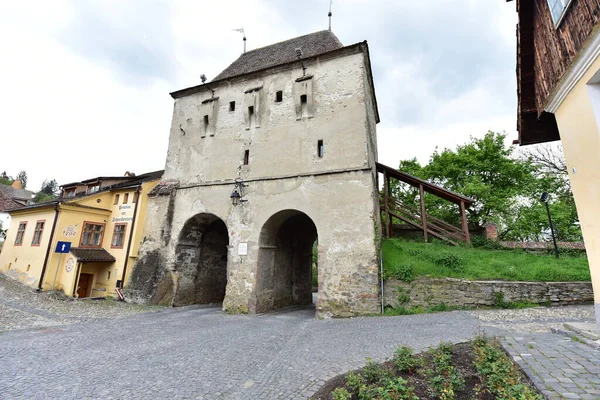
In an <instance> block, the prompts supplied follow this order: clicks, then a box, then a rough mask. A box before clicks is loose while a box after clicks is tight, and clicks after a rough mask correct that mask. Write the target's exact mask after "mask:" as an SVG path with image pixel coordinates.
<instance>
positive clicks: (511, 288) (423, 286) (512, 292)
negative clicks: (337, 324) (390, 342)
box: [384, 278, 594, 307]
mask: <svg viewBox="0 0 600 400" xmlns="http://www.w3.org/2000/svg"><path fill="white" fill-rule="evenodd" d="M495 292H502V293H504V301H505V302H514V301H528V302H531V303H537V304H544V303H549V304H551V305H567V304H582V303H588V302H589V303H591V302H593V300H594V293H593V291H592V283H591V282H506V281H466V280H462V279H452V278H444V279H442V278H440V279H419V280H416V281H413V282H410V283H407V282H402V281H398V280H388V281H386V282H385V286H384V301H385V305H386V306H392V307H397V306H404V307H414V306H427V305H437V304H441V303H444V304H446V305H453V306H467V307H477V306H493V305H494V298H495V295H494V293H495Z"/></svg>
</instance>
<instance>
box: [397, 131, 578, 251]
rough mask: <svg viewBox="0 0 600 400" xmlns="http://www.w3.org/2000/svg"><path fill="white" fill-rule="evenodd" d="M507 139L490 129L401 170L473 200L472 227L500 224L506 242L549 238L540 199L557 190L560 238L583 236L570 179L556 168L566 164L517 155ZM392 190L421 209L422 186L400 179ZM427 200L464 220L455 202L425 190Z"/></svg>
mask: <svg viewBox="0 0 600 400" xmlns="http://www.w3.org/2000/svg"><path fill="white" fill-rule="evenodd" d="M505 137H506V135H504V134H499V133H494V132H488V133H487V134H486V135H485V136H484V137H483V138H473V137H472V138H471V139H470V141H469V142H468V143H467V144H464V145H459V146H457V147H456V149H454V150H452V149H444V150H443V151H441V152H440V151H438V150H437V149H436V150H435V152H434V153H433V154H432V156H431V157H430V159H429V162H428V163H427V164H426V165H421V164H419V162H418V161H417V160H416V159H411V160H403V161H401V162H400V166H399V167H400V168H399V169H400V170H401V171H403V172H406V173H409V174H411V175H414V176H417V177H419V178H422V179H425V180H428V181H430V182H432V183H435V184H437V185H440V186H443V187H445V188H446V189H449V190H452V191H455V192H457V193H460V194H463V195H465V196H468V197H471V198H473V199H474V200H475V201H474V203H473V205H472V206H471V207H470V208H469V209H468V211H467V217H468V220H469V223H470V225H472V226H476V227H482V226H483V225H484V224H486V223H488V222H491V223H495V224H496V225H497V226H498V233H499V236H500V238H501V239H505V240H541V239H544V238H546V236H547V232H548V231H549V226H548V217H547V215H546V211H545V208H544V205H543V204H541V203H540V202H539V201H538V199H539V196H540V194H541V193H542V192H544V191H546V192H549V193H552V194H553V195H552V200H551V204H550V208H551V212H552V215H553V222H554V224H555V230H556V233H557V236H558V238H559V240H581V232H580V229H579V226H578V220H577V212H576V209H575V204H574V201H573V196H572V194H571V191H570V187H569V184H568V177H567V178H566V179H565V175H564V174H561V173H558V172H557V171H560V170H561V169H560V168H562V167H559V168H551V164H550V163H544V161H543V160H546V161H548V160H554V159H552V158H548V157H546V158H538V159H536V158H533V157H530V156H529V155H521V156H520V157H517V155H516V154H515V148H514V146H509V147H507V146H505V144H504V142H505ZM543 154H545V153H543ZM555 155H556V154H555ZM559 155H560V154H559ZM555 161H556V160H555ZM556 165H560V164H559V163H558V162H557V163H556ZM564 171H565V172H566V169H564ZM391 190H392V194H393V195H394V196H395V197H396V198H397V199H398V200H400V201H401V202H403V203H405V204H408V205H411V206H414V207H418V204H419V203H418V201H419V200H418V197H419V192H418V189H416V188H413V187H411V186H409V185H406V184H402V183H401V184H392V187H391ZM424 201H425V206H426V209H427V212H428V213H429V214H431V215H433V216H435V217H438V218H441V219H444V220H446V221H448V222H450V223H454V224H460V214H459V212H458V207H457V206H456V205H455V204H452V203H450V202H448V201H446V200H443V199H440V198H438V197H436V196H433V195H430V194H425V197H424Z"/></svg>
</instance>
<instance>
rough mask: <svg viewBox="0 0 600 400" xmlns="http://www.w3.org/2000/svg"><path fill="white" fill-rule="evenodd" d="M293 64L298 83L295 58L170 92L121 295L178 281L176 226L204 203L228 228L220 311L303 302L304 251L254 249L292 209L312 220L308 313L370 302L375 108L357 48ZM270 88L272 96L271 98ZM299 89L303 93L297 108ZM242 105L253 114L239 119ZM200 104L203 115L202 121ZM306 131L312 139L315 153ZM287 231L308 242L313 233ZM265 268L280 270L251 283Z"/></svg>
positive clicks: (157, 293)
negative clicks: (312, 293) (268, 284)
mask: <svg viewBox="0 0 600 400" xmlns="http://www.w3.org/2000/svg"><path fill="white" fill-rule="evenodd" d="M305 66H306V67H307V71H306V74H307V75H312V78H311V84H310V85H305V84H302V85H298V84H297V83H298V82H296V79H297V78H299V77H301V76H302V69H301V68H300V65H297V66H287V67H285V68H275V69H272V70H269V71H265V72H262V73H260V74H257V75H254V76H252V77H245V78H243V79H241V78H240V79H235V78H234V79H233V80H230V81H227V82H224V83H223V82H222V83H220V84H218V85H214V86H213V87H212V88H211V89H212V90H214V97H212V96H213V95H212V93H211V92H210V91H209V90H204V91H202V92H200V93H196V94H192V95H188V96H186V97H182V98H178V99H176V101H175V108H174V114H173V123H172V127H171V133H170V140H169V149H168V155H167V162H166V167H165V175H164V177H163V180H164V181H165V182H171V186H170V188H171V189H169V190H164V191H162V193H163V195H157V196H155V197H152V198H151V199H150V202H149V205H148V210H147V218H146V225H145V233H144V243H143V244H142V246H141V248H140V257H139V260H138V262H137V263H136V267H135V269H134V271H133V273H132V277H131V281H130V284H129V285H128V287H127V289H128V293H129V294H130V296H134V295H135V296H139V297H140V298H144V297H145V298H150V301H151V302H154V303H160V304H167V305H174V304H175V305H176V304H177V301H174V299H177V297H178V290H179V288H181V287H182V286H181V280H182V279H184V280H185V279H188V278H186V277H187V276H188V275H189V274H187V273H185V272H184V271H183V269H182V266H183V264H182V263H181V262H180V261H178V260H177V258H178V257H177V246H178V243H179V241H180V235H181V232H182V229H183V228H184V225H185V224H186V222H187V221H189V220H190V218H193V217H194V216H197V215H208V214H210V215H213V216H215V217H217V218H219V219H220V220H222V221H223V222H224V223H225V225H226V227H227V231H228V235H229V247H228V257H227V289H226V296H225V300H224V302H223V308H224V309H225V310H227V311H229V312H243V313H245V312H260V311H262V308H263V306H264V305H265V304H271V301H272V302H273V307H276V306H277V305H281V306H283V305H287V304H300V303H303V302H306V299H307V298H308V295H306V293H304V289H303V287H304V286H307V287H309V286H310V285H305V283H304V281H307V282H309V276H310V275H309V274H310V272H309V271H304V269H303V268H300V267H298V268H297V269H294V268H295V265H296V264H298V265H300V264H302V265H303V264H304V262H303V260H305V259H306V260H308V258H307V257H308V255H309V253H308V250H307V251H299V252H296V253H293V252H292V253H290V252H288V253H287V254H288V256H290V254H294V255H293V256H290V257H292V258H291V259H289V260H287V259H286V257H287V256H286V255H285V254H284V253H281V254H279V255H278V256H277V259H276V260H275V262H274V264H273V263H271V267H269V266H268V265H267V263H265V262H263V261H261V260H260V256H259V254H261V249H260V234H261V230H262V228H263V226H264V225H265V223H266V222H267V221H268V220H269V219H270V218H271V217H272V216H273V215H275V214H277V213H278V212H280V211H283V210H295V211H296V213H295V215H301V214H300V213H303V214H305V215H306V216H307V217H308V218H310V220H311V221H312V223H314V225H315V227H316V229H317V234H318V243H319V246H318V248H319V277H318V279H319V293H318V299H317V315H318V316H319V317H329V316H350V315H356V314H364V313H372V312H376V311H377V310H378V307H379V290H378V258H377V236H376V235H375V232H376V227H377V222H376V221H378V220H379V214H378V211H377V203H378V201H377V186H376V183H375V172H374V166H375V165H374V162H375V160H376V154H374V151H376V150H375V149H376V139H375V116H374V115H373V113H374V107H373V104H372V97H370V95H369V96H367V95H366V91H370V90H371V88H370V87H367V86H365V85H366V82H367V80H366V79H365V78H364V74H365V60H364V58H363V53H362V52H357V51H352V52H348V53H344V54H341V55H338V56H337V57H334V58H327V59H316V60H312V61H305ZM303 82H305V81H303ZM308 86H312V89H311V90H308V89H306V87H308ZM301 89H302V90H303V91H302V92H301ZM305 89H306V90H305ZM279 90H282V91H283V101H281V102H276V101H275V96H276V92H277V91H279ZM301 94H308V95H309V97H310V96H312V97H311V98H309V99H308V100H309V101H308V106H306V105H305V106H304V107H305V109H304V111H302V109H301V110H300V115H303V116H302V118H301V119H297V116H298V115H299V114H298V113H297V111H298V110H297V106H298V104H299V99H297V98H296V97H298V96H300V95H301ZM217 97H218V99H216V100H215V98H217ZM211 98H212V100H210V101H208V102H206V100H207V99H211ZM230 102H235V110H230ZM207 105H210V107H208V106H207ZM249 105H251V106H252V107H254V108H253V109H254V111H255V113H257V114H256V115H255V118H256V119H255V120H252V119H251V120H249V118H250V117H249V116H250V113H249V112H248V106H249ZM301 108H302V105H301ZM311 108H312V109H311ZM205 115H208V116H209V124H210V123H213V122H214V125H212V126H206V124H205V122H204V116H205ZM310 115H312V117H309V116H310ZM318 140H323V141H324V154H323V156H322V157H319V154H318V152H317V142H318ZM245 150H249V151H250V157H249V163H248V165H242V163H243V158H244V151H245ZM238 177H240V178H242V179H244V181H245V182H246V184H247V186H246V187H245V188H244V200H247V202H244V203H241V204H240V205H238V206H233V205H232V204H231V200H230V195H231V193H232V191H233V189H234V185H233V183H234V181H233V180H234V179H235V178H238ZM290 215H291V214H290ZM307 235H309V234H308V233H307ZM309 236H310V235H309ZM291 240H292V239H291ZM293 240H295V241H296V242H297V243H300V242H302V243H303V244H306V243H308V242H310V244H312V241H314V237H311V238H308V236H307V237H302V238H300V237H294V238H293ZM304 242H306V243H304ZM240 243H242V244H247V246H248V253H247V255H240V254H238V249H239V245H240ZM278 244H280V245H281V246H282V248H283V247H285V246H288V245H289V244H290V243H287V244H286V243H282V242H281V243H278ZM263 250H264V249H263ZM305 253H306V254H305ZM265 254H266V253H265V252H264V251H263V253H262V257H263V258H264V257H266V256H265ZM274 254H275V252H274ZM184 264H185V263H184ZM269 268H271V270H269ZM273 268H279V269H281V270H285V271H279V270H278V271H274V270H273ZM288 269H289V270H288ZM269 271H270V272H269ZM304 272H308V274H305V273H304ZM267 273H270V274H271V276H273V277H275V279H276V280H278V281H282V282H283V281H286V277H287V278H291V281H290V282H288V281H286V282H287V283H286V284H285V285H284V284H280V285H275V286H276V287H273V288H272V290H271V291H270V292H269V294H265V293H266V292H265V290H266V289H265V287H264V285H263V286H261V285H258V284H257V282H258V283H262V282H264V281H262V280H260V281H259V279H262V278H263V277H264V276H265V274H267ZM199 274H201V272H199ZM280 283H281V282H280ZM288 283H289V285H288ZM266 308H270V307H269V306H267V307H266Z"/></svg>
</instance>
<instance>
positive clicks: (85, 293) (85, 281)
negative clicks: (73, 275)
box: [77, 274, 94, 299]
mask: <svg viewBox="0 0 600 400" xmlns="http://www.w3.org/2000/svg"><path fill="white" fill-rule="evenodd" d="M93 280H94V274H80V275H79V286H77V297H78V298H80V299H81V298H82V297H89V296H90V289H91V288H92V281H93Z"/></svg>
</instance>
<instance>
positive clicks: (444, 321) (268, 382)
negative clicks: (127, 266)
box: [0, 291, 597, 399]
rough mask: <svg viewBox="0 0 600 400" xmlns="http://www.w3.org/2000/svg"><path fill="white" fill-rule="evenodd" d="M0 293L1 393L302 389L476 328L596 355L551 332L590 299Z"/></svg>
mask: <svg viewBox="0 0 600 400" xmlns="http://www.w3.org/2000/svg"><path fill="white" fill-rule="evenodd" d="M2 294H3V295H4V296H2V297H0V300H1V301H0V323H3V322H4V321H11V322H10V325H8V326H6V325H2V324H0V331H2V330H4V332H0V335H1V338H2V340H1V341H0V365H1V366H2V373H1V374H0V398H3V399H4V398H7V399H38V398H39V399H42V398H53V399H75V398H103V399H109V398H125V399H147V398H181V399H183V398H185V399H298V398H306V397H309V396H310V395H312V394H313V393H314V392H315V391H316V390H317V389H318V388H319V387H320V386H321V385H322V384H323V383H324V382H325V381H327V380H328V379H330V378H332V377H334V376H336V375H338V374H340V373H344V372H347V371H349V370H352V369H355V368H359V367H361V366H363V365H364V363H365V358H366V357H371V358H373V359H374V360H383V359H386V358H389V357H390V356H391V355H392V352H393V350H394V349H395V348H396V347H397V346H399V345H401V344H403V345H408V346H411V347H413V348H414V349H415V350H416V351H421V350H425V349H427V348H429V347H431V346H435V345H437V344H438V343H440V342H441V341H451V342H461V341H466V340H469V339H471V338H473V337H474V336H475V335H477V334H480V333H483V332H485V333H487V334H489V335H499V336H502V337H505V338H506V339H505V343H507V342H508V343H511V344H512V345H513V347H514V346H528V344H529V341H532V340H533V341H536V344H534V347H535V348H536V349H539V351H540V354H542V353H543V352H542V350H541V349H542V347H541V346H542V345H543V343H545V342H543V341H542V340H541V339H531V338H530V337H529V336H526V335H541V336H539V337H543V338H544V340H546V341H549V342H551V341H552V340H556V341H559V342H560V341H562V342H564V343H566V344H565V345H564V346H563V350H559V352H560V351H564V352H569V354H571V353H573V352H574V350H573V348H574V347H577V348H578V350H577V351H578V352H577V353H576V354H577V356H578V357H585V356H586V355H590V354H592V355H594V357H597V352H594V350H592V349H591V348H590V349H589V350H587V348H586V347H585V345H583V344H580V343H574V342H572V341H570V339H569V343H567V342H566V339H565V337H564V336H561V335H556V334H551V333H549V332H550V329H551V328H555V327H557V326H562V324H563V323H564V322H569V321H570V322H575V321H582V322H589V321H593V307H590V306H581V307H568V308H538V309H525V310H489V311H472V312H468V311H455V312H450V313H439V314H423V315H413V316H402V317H372V318H353V319H337V320H315V319H314V309H313V308H304V309H295V310H287V311H282V312H278V313H271V314H263V315H258V316H242V315H226V314H224V313H223V312H222V311H221V310H220V308H219V307H211V306H190V307H182V308H175V309H161V310H156V309H151V310H152V311H154V312H142V311H147V309H144V308H135V307H132V306H130V305H126V304H112V303H114V302H107V303H102V302H93V303H91V302H79V303H78V302H65V301H58V300H54V301H50V302H47V301H46V300H43V298H42V297H39V295H34V296H38V297H34V300H28V303H27V304H23V301H24V299H28V297H27V294H26V293H24V294H23V297H19V296H15V295H14V293H13V292H12V291H10V293H8V292H7V291H4V292H3V293H2ZM11 296H12V297H11ZM111 315H112V317H110V316H111ZM22 328H26V329H22ZM532 332H536V333H532ZM536 337H537V336H536ZM523 338H527V339H523ZM580 346H584V347H583V348H579V347H580ZM523 351H524V350H523V349H521V348H516V347H515V352H517V353H519V354H521V353H523ZM527 351H529V352H531V351H533V350H530V349H529V347H527ZM516 357H521V356H520V355H516ZM561 357H567V354H559V356H558V358H559V359H560V358H561ZM521 358H523V357H521ZM594 360H596V359H594ZM594 360H591V361H590V362H597V360H596V361H594ZM524 366H525V367H527V366H526V365H524ZM574 370H575V369H574ZM527 371H528V372H529V373H530V374H531V373H532V371H533V370H532V369H531V368H529V369H527ZM575 371H576V372H578V370H575ZM567 372H568V371H567ZM581 377H582V378H585V379H588V378H589V376H587V375H586V376H583V375H581ZM571 378H572V379H573V380H574V381H576V380H577V379H578V376H577V374H575V375H574V376H572V377H571ZM567 386H568V385H567ZM563 387H565V388H568V387H566V386H564V385H563ZM591 389H592V390H593V388H591ZM576 392H577V390H575V391H573V392H569V393H573V394H577V393H576ZM590 393H591V392H590ZM588 394H589V393H588ZM558 398H560V397H558ZM574 398H576V397H574ZM581 398H589V397H585V396H582V397H581Z"/></svg>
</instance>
